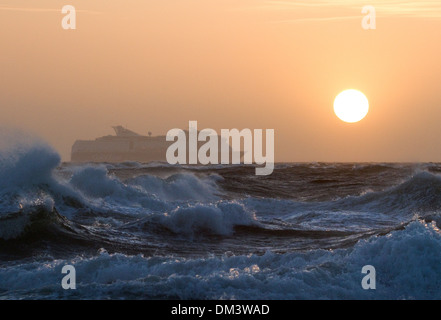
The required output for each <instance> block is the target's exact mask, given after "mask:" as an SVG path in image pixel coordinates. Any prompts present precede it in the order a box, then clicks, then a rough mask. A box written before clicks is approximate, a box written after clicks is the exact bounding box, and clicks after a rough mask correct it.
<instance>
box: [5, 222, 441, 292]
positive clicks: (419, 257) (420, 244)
mask: <svg viewBox="0 0 441 320" xmlns="http://www.w3.org/2000/svg"><path fill="white" fill-rule="evenodd" d="M66 264H71V265H73V266H75V268H76V272H77V289H78V290H73V291H71V292H69V291H65V290H63V289H62V288H61V286H60V284H59V281H60V275H61V268H62V267H63V266H64V265H66ZM440 264H441V235H440V233H439V230H438V229H437V228H436V227H435V226H433V225H431V224H429V225H427V224H424V223H421V222H413V223H411V224H410V225H408V226H407V227H406V228H405V229H404V230H400V231H394V232H392V233H390V234H389V236H387V237H372V238H370V239H369V240H365V241H360V242H359V243H358V244H357V245H355V246H354V247H352V248H349V249H339V250H333V251H325V250H310V251H308V252H293V253H287V254H275V253H272V252H267V253H265V254H263V255H237V256H236V255H223V256H213V257H203V258H179V257H172V258H167V257H144V256H142V255H135V256H130V255H125V254H120V253H115V254H109V253H107V252H106V250H100V252H99V254H98V255H95V256H93V257H84V256H78V257H76V258H72V259H67V260H66V259H60V260H51V261H48V262H47V263H44V264H41V263H40V262H23V263H20V264H15V265H14V266H10V265H9V266H5V267H4V268H1V269H0V297H2V298H8V299H11V298H22V297H36V296H37V297H39V298H46V299H56V298H64V299H65V298H75V297H76V294H77V292H81V296H82V297H83V298H88V299H109V298H111V299H118V298H126V299H440V298H441V271H440V269H439V265H440ZM364 265H372V266H374V267H375V269H376V274H377V277H376V279H377V284H376V287H377V289H376V290H363V289H362V287H361V280H362V278H363V277H364V275H363V274H362V273H361V269H362V267H363V266H364ZM269 279H270V281H269Z"/></svg>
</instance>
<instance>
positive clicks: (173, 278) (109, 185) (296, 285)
mask: <svg viewBox="0 0 441 320" xmlns="http://www.w3.org/2000/svg"><path fill="white" fill-rule="evenodd" d="M254 169H255V168H254V167H253V166H245V165H234V166H222V165H212V166H172V165H168V164H165V163H150V164H141V163H133V162H126V163H120V164H110V163H99V164H71V163H62V162H60V156H59V155H58V153H57V152H55V151H54V150H53V149H52V148H50V147H48V146H46V145H45V144H30V145H26V146H22V147H20V148H18V147H17V148H9V149H8V150H6V151H2V152H1V153H0V299H440V298H441V268H440V266H441V233H440V231H439V229H438V227H439V226H440V223H441V218H440V212H441V211H440V209H441V176H440V173H441V164H435V163H419V164H412V163H410V164H396V163H341V164H338V163H278V164H276V165H275V169H274V172H273V174H272V175H269V176H256V175H255V170H254ZM66 265H72V266H74V268H75V271H76V289H75V290H65V289H63V287H62V285H61V283H62V279H63V277H64V276H65V274H63V273H62V269H63V267H64V266H66ZM366 265H370V266H373V267H374V268H375V272H376V288H375V289H374V290H372V289H371V290H365V289H364V288H363V287H362V285H361V283H362V280H363V277H364V276H365V274H363V273H362V272H361V271H362V268H363V267H364V266H366Z"/></svg>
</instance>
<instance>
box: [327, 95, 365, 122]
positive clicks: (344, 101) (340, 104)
mask: <svg viewBox="0 0 441 320" xmlns="http://www.w3.org/2000/svg"><path fill="white" fill-rule="evenodd" d="M368 111H369V101H368V99H367V98H366V96H365V95H364V94H363V93H361V92H360V91H358V90H354V89H349V90H345V91H343V92H340V93H339V94H338V96H337V97H336V98H335V100H334V112H335V114H336V116H337V117H339V118H340V120H342V121H344V122H349V123H354V122H358V121H360V120H361V119H363V118H364V117H365V116H366V115H367V113H368Z"/></svg>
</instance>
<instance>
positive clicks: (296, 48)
mask: <svg viewBox="0 0 441 320" xmlns="http://www.w3.org/2000/svg"><path fill="white" fill-rule="evenodd" d="M66 4H71V5H74V6H75V8H76V9H77V29H76V30H63V29H62V27H61V19H62V18H63V14H61V8H62V6H63V5H66ZM368 4H369V5H373V6H374V7H375V8H376V11H377V29H376V30H363V29H362V27H361V20H362V18H363V15H362V13H361V10H362V7H363V6H364V5H368ZM440 57H441V2H440V1H388V0H381V1H367V0H366V1H355V0H354V1H350V0H347V1H343V0H340V1H338V0H337V1H331V0H328V1H324V0H322V1H319V0H304V1H263V0H124V1H123V0H75V1H73V0H72V1H68V0H66V1H64V0H39V1H31V0H28V1H24V0H10V1H7V0H0V108H1V109H0V110H1V118H0V119H1V120H0V124H1V125H7V126H15V127H19V128H21V129H25V130H29V131H31V132H34V133H36V134H38V135H40V136H41V137H43V138H44V139H45V140H46V141H48V142H49V143H50V144H51V145H53V146H54V147H55V148H56V149H57V150H58V151H59V152H60V154H61V155H62V157H63V159H64V160H69V159H70V148H71V145H72V144H73V142H74V141H75V140H76V139H94V138H96V137H98V136H102V135H107V134H111V133H113V132H112V129H111V128H110V126H113V125H118V124H121V125H124V126H127V127H128V128H130V129H132V130H134V131H137V132H139V133H143V134H146V133H147V132H148V131H152V132H153V134H154V135H156V134H158V135H159V134H165V133H166V132H167V131H168V130H169V129H171V128H183V129H185V128H187V126H188V121H189V120H197V121H198V124H199V128H200V129H202V128H207V127H210V128H213V129H215V130H218V132H220V129H221V128H238V129H241V128H250V129H253V128H258V129H266V128H269V129H275V140H276V144H275V155H276V161H441V143H440V142H439V141H440V140H441V58H440ZM349 88H353V89H358V90H360V91H362V92H364V93H365V95H366V96H367V98H368V99H369V102H370V112H369V114H368V115H367V116H366V118H365V119H363V120H362V121H361V122H359V123H355V124H347V123H344V122H342V121H341V120H339V119H338V118H337V117H336V116H335V115H334V112H333V100H334V98H335V96H336V95H337V94H338V93H339V92H341V91H342V90H344V89H349Z"/></svg>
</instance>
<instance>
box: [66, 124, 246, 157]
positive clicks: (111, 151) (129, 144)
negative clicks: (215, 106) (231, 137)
mask: <svg viewBox="0 0 441 320" xmlns="http://www.w3.org/2000/svg"><path fill="white" fill-rule="evenodd" d="M112 128H113V130H114V131H115V135H107V136H103V137H99V138H96V139H95V140H77V141H75V143H74V144H73V146H72V152H71V161H72V162H127V161H135V162H142V163H146V162H166V161H167V159H166V153H167V149H168V147H169V146H170V145H171V144H173V141H167V140H166V136H165V135H161V136H152V134H151V132H149V133H148V135H147V136H144V135H141V134H138V133H136V132H134V131H132V130H129V129H127V128H124V127H123V126H114V127H112ZM186 136H187V137H188V131H186ZM204 143H205V142H198V149H199V147H200V146H201V145H203V144H204ZM229 148H230V159H231V157H232V154H233V152H236V151H233V150H232V149H231V147H229ZM219 150H221V148H220V141H219ZM238 152H239V154H240V158H241V159H242V157H243V152H240V151H238ZM220 159H221V158H220V152H218V163H220ZM187 163H188V143H187Z"/></svg>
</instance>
